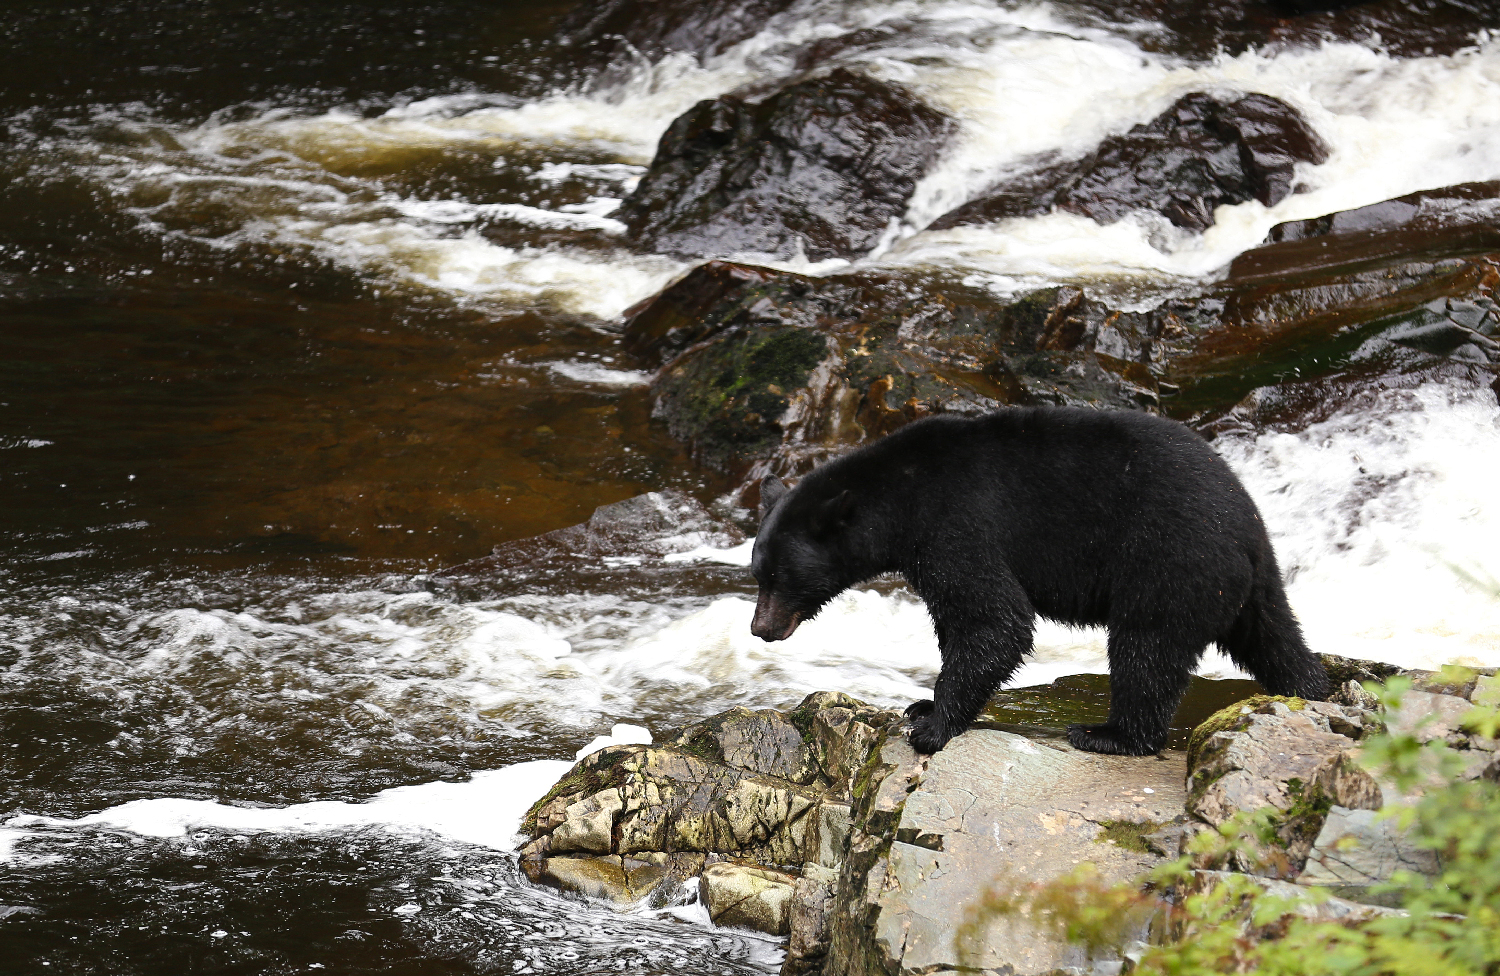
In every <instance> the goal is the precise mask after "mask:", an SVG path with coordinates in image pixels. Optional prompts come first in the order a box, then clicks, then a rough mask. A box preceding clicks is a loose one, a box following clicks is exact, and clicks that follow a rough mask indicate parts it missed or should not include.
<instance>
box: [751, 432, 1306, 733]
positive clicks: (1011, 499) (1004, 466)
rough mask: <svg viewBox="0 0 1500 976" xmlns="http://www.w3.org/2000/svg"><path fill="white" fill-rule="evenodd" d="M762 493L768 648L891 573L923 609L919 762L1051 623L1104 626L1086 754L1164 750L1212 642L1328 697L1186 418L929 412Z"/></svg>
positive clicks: (760, 556)
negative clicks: (934, 646) (1104, 710)
mask: <svg viewBox="0 0 1500 976" xmlns="http://www.w3.org/2000/svg"><path fill="white" fill-rule="evenodd" d="M761 494H762V506H761V508H762V521H761V527H760V534H759V536H758V537H757V539H756V541H755V553H754V557H753V562H752V569H753V571H754V573H755V578H756V580H757V581H758V582H759V583H760V600H759V603H758V605H757V607H756V614H755V622H754V624H752V630H753V631H754V633H755V634H757V635H758V636H760V637H763V638H765V639H768V640H779V639H781V638H784V637H788V636H790V635H791V632H792V631H793V630H795V629H796V626H797V624H798V623H799V622H800V621H802V620H805V619H807V618H808V617H811V616H813V615H814V614H816V613H817V612H818V610H819V609H820V608H821V607H822V606H823V605H824V604H826V603H827V602H828V601H829V600H831V599H833V598H834V597H835V596H837V595H838V594H839V593H840V592H842V591H843V590H844V589H846V588H848V587H850V586H853V585H854V584H856V583H859V582H861V581H863V580H866V579H869V578H870V577H872V576H875V575H877V574H880V573H885V572H899V573H901V574H902V575H904V576H905V577H906V579H907V581H908V582H909V583H910V584H911V587H912V589H914V590H916V592H917V593H918V594H919V595H920V596H921V597H922V599H923V600H924V601H926V603H927V609H928V612H929V613H930V614H931V616H932V622H933V627H934V629H935V630H936V632H937V638H938V646H939V647H940V648H941V650H942V656H943V665H942V671H941V672H940V673H939V675H938V679H937V685H936V687H935V688H934V690H933V699H934V700H933V701H923V702H917V703H915V704H914V705H912V706H911V707H910V708H909V709H907V714H908V715H909V716H910V717H911V719H912V723H911V725H912V727H911V742H912V745H913V747H915V748H916V749H917V751H919V752H924V753H930V752H935V751H936V750H938V749H941V748H942V747H943V746H944V745H945V744H946V743H947V742H948V740H949V739H951V738H952V737H953V736H955V735H958V734H959V733H961V732H963V731H964V729H966V728H968V726H969V723H970V722H972V721H973V720H974V718H975V716H977V715H978V714H979V712H980V709H982V708H983V707H984V704H985V702H986V701H987V700H988V699H989V696H990V695H991V693H993V692H994V691H995V689H996V688H998V687H999V686H1000V684H1001V683H1002V682H1004V681H1005V680H1006V679H1008V678H1009V677H1010V676H1011V674H1012V673H1013V672H1014V671H1015V670H1016V668H1017V666H1018V665H1019V664H1020V663H1021V658H1022V656H1023V655H1024V654H1026V653H1027V652H1029V651H1030V650H1031V646H1032V626H1033V622H1034V620H1035V618H1036V617H1037V616H1038V615H1041V616H1043V617H1047V618H1049V619H1052V620H1057V621H1061V622H1064V623H1070V624H1085V625H1104V626H1107V627H1108V628H1109V665H1110V675H1111V680H1110V687H1111V701H1110V712H1109V721H1108V722H1107V723H1106V724H1104V725H1097V726H1082V725H1075V726H1073V727H1072V728H1070V729H1069V730H1068V739H1069V741H1070V742H1072V743H1073V745H1075V746H1076V747H1078V748H1080V749H1087V750H1090V751H1093V752H1110V753H1122V754H1126V755H1147V754H1150V753H1153V752H1156V751H1158V750H1160V749H1161V747H1162V746H1163V744H1164V743H1165V742H1166V737H1167V729H1168V724H1169V722H1170V721H1171V718H1172V715H1173V714H1174V713H1175V712H1176V710H1177V703H1178V701H1179V700H1180V699H1181V697H1182V693H1183V691H1184V690H1186V688H1187V685H1188V681H1189V678H1190V675H1191V672H1192V669H1193V667H1194V665H1195V664H1197V662H1198V659H1199V658H1200V657H1201V656H1202V654H1203V651H1204V649H1205V647H1207V645H1208V644H1210V643H1216V644H1218V645H1219V646H1220V647H1221V648H1223V649H1224V651H1225V652H1226V653H1228V655H1229V657H1230V658H1231V659H1232V660H1233V661H1234V662H1235V663H1236V664H1237V665H1239V666H1240V667H1241V668H1243V669H1245V670H1246V671H1248V672H1249V673H1250V674H1252V675H1254V676H1255V678H1256V680H1258V681H1259V682H1260V683H1261V684H1262V685H1263V686H1265V689H1266V690H1267V691H1268V692H1270V693H1272V694H1278V695H1301V696H1303V697H1309V698H1321V697H1323V696H1324V694H1326V692H1327V684H1328V679H1327V675H1326V673H1325V672H1324V670H1323V667H1322V665H1321V664H1320V663H1319V661H1318V660H1317V658H1316V657H1314V656H1313V655H1312V653H1311V652H1310V651H1309V650H1308V649H1307V645H1306V644H1305V643H1303V640H1302V632H1301V628H1300V627H1299V626H1298V624H1297V620H1296V618H1295V617H1294V616H1293V615H1292V611H1291V608H1290V607H1289V606H1288V605H1287V600H1286V594H1285V592H1284V591H1283V589H1282V585H1281V574H1280V572H1279V571H1278V569H1277V567H1276V556H1275V554H1274V553H1273V552H1272V550H1271V540H1270V538H1269V537H1268V536H1267V535H1266V529H1265V526H1264V525H1263V524H1262V522H1261V519H1260V513H1259V512H1258V511H1257V510H1256V508H1255V503H1254V502H1253V501H1251V499H1250V496H1249V494H1248V493H1247V492H1246V491H1245V488H1244V486H1243V485H1241V484H1240V482H1239V479H1238V478H1236V477H1235V476H1234V473H1233V472H1231V471H1230V470H1229V467H1228V466H1227V465H1226V464H1225V463H1224V462H1223V461H1222V460H1221V459H1220V458H1219V456H1218V455H1217V454H1215V453H1214V452H1213V450H1212V448H1210V447H1209V446H1208V444H1207V443H1206V442H1205V441H1204V440H1203V439H1202V438H1201V437H1199V436H1198V435H1197V434H1195V433H1193V432H1192V431H1191V430H1189V429H1188V428H1186V427H1183V426H1182V425H1181V424H1178V423H1175V422H1173V421H1170V420H1163V419H1161V418H1159V417H1152V416H1149V415H1146V414H1141V413H1132V412H1128V411H1119V412H1101V411H1092V410H1083V409H1071V408H1050V407H1027V408H1021V407H1013V408H1008V409H1005V410H1001V411H999V412H996V413H993V414H988V415H985V416H982V417H974V418H963V417H953V416H944V417H933V418H929V419H927V420H922V421H918V422H916V423H913V424H909V425H907V426H906V427H903V428H902V429H900V430H898V431H896V432H895V433H894V434H891V435H890V436H889V437H886V438H885V439H883V440H880V441H877V442H876V443H874V444H871V445H868V446H866V447H863V448H860V449H859V450H856V451H853V452H852V453H850V454H847V455H845V456H843V457H840V458H838V459H836V460H834V461H831V462H829V463H828V464H825V465H823V466H822V467H820V468H818V469H817V470H816V471H814V472H812V473H811V474H809V475H808V476H807V477H806V478H804V479H803V480H802V481H801V482H800V483H799V484H798V485H797V486H796V487H795V488H792V489H786V488H785V486H784V485H782V484H781V483H780V482H779V481H778V480H776V479H774V478H768V479H766V481H765V482H764V483H763V484H762V487H761Z"/></svg>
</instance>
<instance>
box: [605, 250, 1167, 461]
mask: <svg viewBox="0 0 1500 976" xmlns="http://www.w3.org/2000/svg"><path fill="white" fill-rule="evenodd" d="M1140 321H1141V320H1139V317H1137V318H1135V319H1125V318H1122V317H1120V316H1119V315H1111V313H1110V312H1109V310H1108V309H1105V308H1104V307H1103V306H1102V305H1100V304H1098V303H1091V302H1087V301H1085V300H1084V299H1083V296H1082V292H1080V291H1078V290H1077V289H1048V290H1045V291H1042V292H1039V293H1037V294H1035V295H1032V296H1028V297H1027V298H1024V299H1022V300H1020V301H1002V300H1000V299H998V298H997V297H996V296H995V295H993V294H990V293H988V292H985V291H983V290H982V289H979V288H976V287H973V286H970V285H965V284H963V283H961V282H956V281H948V280H930V279H920V280H913V279H911V278H909V277H902V276H900V275H895V274H891V273H884V272H862V273H858V274H853V275H848V276H839V277H832V278H809V277H806V276H803V275H796V274H791V273H784V272H773V271H769V270H768V269H750V268H747V267H745V266H740V265H725V264H722V263H717V262H711V263H710V264H708V265H704V266H702V267H700V268H698V269H695V270H694V271H693V272H691V273H689V274H688V275H687V276H685V277H684V278H683V279H682V280H681V281H679V282H677V283H676V284H674V285H672V286H671V287H669V288H668V289H666V290H665V291H664V292H662V293H661V294H660V295H658V296H657V297H656V298H654V299H652V300H651V301H650V302H647V303H643V304H642V305H641V306H638V307H637V308H636V309H634V310H633V313H632V316H631V317H630V318H629V319H628V320H627V323H626V327H625V343H626V345H627V346H628V347H630V348H634V349H638V350H640V351H641V352H642V354H643V356H644V357H645V359H646V361H647V362H648V363H651V364H658V363H660V362H662V361H663V360H670V361H669V362H668V363H667V365H666V366H665V367H664V368H663V369H662V370H661V371H660V372H659V374H658V375H657V377H656V379H655V381H654V382H653V385H652V393H653V395H654V398H655V405H654V411H655V414H656V416H658V417H659V418H661V419H662V420H664V421H665V422H666V424H667V427H668V429H669V430H670V431H671V432H672V434H673V435H674V436H676V437H678V438H680V439H681V440H683V441H684V442H686V443H687V444H688V445H689V447H690V449H691V451H692V452H693V455H694V457H695V458H696V459H697V460H699V461H700V462H701V463H704V464H706V465H708V466H710V467H713V468H716V469H718V470H721V471H726V472H730V473H733V474H736V475H741V476H744V477H745V478H746V480H748V481H756V480H759V478H760V477H763V476H764V475H765V474H767V473H773V472H774V473H776V474H780V475H783V476H788V475H791V476H795V475H799V474H802V473H805V472H806V471H808V470H810V469H811V468H812V467H813V466H814V465H816V464H817V463H819V462H820V461H822V460H824V459H825V458H827V457H828V456H830V455H831V454H834V453H837V452H839V451H841V450H844V449H847V448H848V447H851V446H855V445H858V444H860V443H863V442H865V441H866V440H869V439H873V438H875V437H879V436H882V435H884V434H887V433H889V432H890V431H892V430H895V429H896V428H897V427H900V426H901V425H903V424H905V423H909V422H910V421H911V420H914V419H916V418H918V417H923V416H927V415H929V414H933V413H943V412H959V413H974V412H980V411H984V410H991V409H994V408H995V407H997V406H1001V405H1004V404H1007V403H1080V404H1092V405H1096V406H1113V407H1131V406H1139V405H1141V404H1142V403H1148V404H1149V403H1154V402H1155V400H1156V398H1157V393H1156V391H1155V390H1154V389H1152V388H1151V387H1152V380H1151V375H1150V373H1149V371H1148V369H1147V367H1146V366H1145V365H1144V364H1143V363H1142V362H1141V361H1140V359H1141V357H1142V356H1143V355H1145V350H1147V349H1149V347H1150V338H1149V337H1147V336H1144V335H1141V334H1139V332H1138V330H1137V327H1138V325H1139V324H1140Z"/></svg>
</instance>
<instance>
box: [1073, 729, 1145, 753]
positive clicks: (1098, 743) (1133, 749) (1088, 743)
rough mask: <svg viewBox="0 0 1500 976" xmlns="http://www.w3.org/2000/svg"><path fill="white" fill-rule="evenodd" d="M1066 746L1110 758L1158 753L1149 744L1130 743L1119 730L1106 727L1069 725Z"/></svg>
mask: <svg viewBox="0 0 1500 976" xmlns="http://www.w3.org/2000/svg"><path fill="white" fill-rule="evenodd" d="M1068 744H1069V745H1071V746H1072V747H1073V748H1074V749H1082V750H1083V751H1085V752H1102V753H1105V754H1107V755H1111V756H1150V755H1153V754H1155V753H1156V752H1158V751H1160V750H1159V749H1153V748H1152V747H1151V745H1150V744H1149V743H1145V742H1131V741H1130V740H1129V739H1127V738H1126V737H1125V736H1123V735H1121V734H1120V730H1119V729H1116V728H1112V727H1111V726H1108V725H1070V726H1068Z"/></svg>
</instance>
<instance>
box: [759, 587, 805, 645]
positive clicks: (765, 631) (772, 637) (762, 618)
mask: <svg viewBox="0 0 1500 976" xmlns="http://www.w3.org/2000/svg"><path fill="white" fill-rule="evenodd" d="M801 622H802V615H801V614H800V613H791V612H789V611H788V610H787V608H786V604H784V603H782V602H781V601H780V600H778V599H776V595H775V594H774V593H770V592H768V591H766V590H761V591H760V594H759V595H758V596H757V597H756V600H755V619H754V620H752V621H750V633H752V634H754V635H755V636H756V637H759V638H760V639H761V640H763V641H779V640H786V639H787V638H788V637H790V636H792V632H793V631H795V630H796V629H797V625H798V624H800V623H801Z"/></svg>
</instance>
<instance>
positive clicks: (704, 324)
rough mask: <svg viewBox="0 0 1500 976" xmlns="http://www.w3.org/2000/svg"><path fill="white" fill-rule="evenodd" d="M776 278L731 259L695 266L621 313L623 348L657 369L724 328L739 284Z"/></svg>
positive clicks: (777, 275) (773, 273) (768, 270)
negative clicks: (623, 323) (622, 314)
mask: <svg viewBox="0 0 1500 976" xmlns="http://www.w3.org/2000/svg"><path fill="white" fill-rule="evenodd" d="M782 274H783V273H782V272H779V271H775V270H772V269H771V268H761V267H756V266H755V265H750V264H735V263H734V262H732V261H717V260H716V261H708V262H705V263H703V264H700V265H699V266H698V267H696V268H694V269H693V270H692V271H690V272H688V273H687V274H686V275H685V276H683V277H682V278H681V279H679V280H678V281H676V282H674V283H673V284H672V285H670V286H669V287H668V288H667V289H666V290H665V291H663V292H662V293H661V294H659V295H656V296H654V297H652V298H648V299H646V300H645V301H643V302H641V303H639V304H637V305H634V306H632V307H631V308H628V309H626V310H625V329H624V346H625V348H626V350H627V351H629V352H631V353H633V354H635V355H636V356H639V357H640V358H641V359H642V360H644V361H646V362H648V363H650V364H652V365H654V366H661V365H662V364H663V363H666V362H668V361H669V360H671V359H672V358H674V357H675V356H677V355H679V354H680V353H682V352H683V351H684V350H686V349H688V348H689V347H690V346H692V345H693V344H695V343H697V342H701V341H703V340H704V339H707V338H708V337H709V336H711V335H713V334H714V333H715V332H717V331H719V330H720V329H722V328H724V327H725V326H726V325H727V324H728V319H729V318H730V316H729V315H727V314H725V310H723V306H724V305H725V304H726V303H730V302H733V301H735V300H736V299H737V298H738V296H739V295H740V293H741V291H742V289H743V288H744V287H745V286H747V285H749V286H754V285H760V284H765V283H766V282H768V281H774V280H775V279H777V278H780V277H782ZM799 277H800V276H799Z"/></svg>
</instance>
